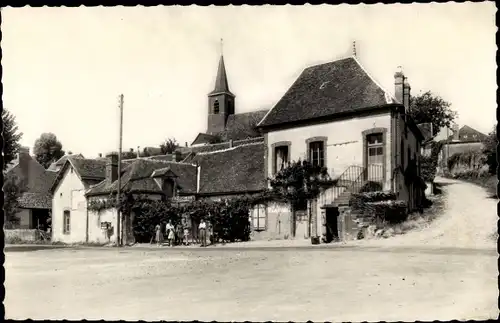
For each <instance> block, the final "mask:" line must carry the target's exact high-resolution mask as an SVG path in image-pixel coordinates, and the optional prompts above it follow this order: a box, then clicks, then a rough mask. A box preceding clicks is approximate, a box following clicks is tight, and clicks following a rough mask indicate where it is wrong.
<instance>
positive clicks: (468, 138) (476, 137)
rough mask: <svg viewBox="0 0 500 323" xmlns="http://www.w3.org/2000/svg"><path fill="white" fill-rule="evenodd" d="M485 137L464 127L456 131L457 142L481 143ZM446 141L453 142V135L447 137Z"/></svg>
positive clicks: (474, 130)
mask: <svg viewBox="0 0 500 323" xmlns="http://www.w3.org/2000/svg"><path fill="white" fill-rule="evenodd" d="M486 138H487V136H486V135H485V134H484V133H482V132H479V131H477V130H476V129H474V128H471V127H469V126H468V125H464V126H463V127H462V128H460V130H458V140H459V141H460V142H464V143H465V142H481V141H484V140H486ZM448 140H453V135H451V136H449V137H448Z"/></svg>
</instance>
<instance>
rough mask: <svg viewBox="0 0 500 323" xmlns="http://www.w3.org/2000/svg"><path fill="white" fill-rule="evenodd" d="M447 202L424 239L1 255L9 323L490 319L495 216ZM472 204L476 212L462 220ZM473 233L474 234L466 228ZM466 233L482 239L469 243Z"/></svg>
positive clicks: (456, 195) (463, 187) (455, 191)
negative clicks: (48, 322) (20, 322)
mask: <svg viewBox="0 0 500 323" xmlns="http://www.w3.org/2000/svg"><path fill="white" fill-rule="evenodd" d="M446 190H447V194H448V205H447V209H446V212H445V214H443V216H442V217H441V218H439V219H438V220H436V221H435V222H434V223H433V224H432V225H431V226H430V227H429V228H426V229H424V230H422V231H420V232H414V233H410V234H408V235H405V236H400V237H396V238H392V239H386V240H381V241H366V242H363V243H364V244H347V245H342V244H336V245H331V246H328V247H321V248H317V247H316V246H309V247H307V248H300V247H299V246H298V244H292V245H290V246H288V247H285V248H283V247H279V246H278V244H276V245H274V247H273V248H264V247H263V245H262V244H261V245H259V244H255V245H254V246H256V247H253V248H249V247H248V246H250V245H248V244H247V245H240V248H236V247H227V248H213V249H204V250H203V249H202V250H200V249H193V250H181V249H175V248H174V249H166V248H165V249H164V248H160V249H157V248H127V249H122V250H116V249H107V248H101V249H99V248H87V249H57V248H52V249H47V250H38V251H32V252H7V253H6V263H5V269H6V277H7V278H6V282H5V286H6V290H7V291H6V299H5V303H4V304H5V307H6V317H7V318H11V319H26V318H32V319H69V320H78V319H84V318H86V319H105V320H114V319H125V320H160V319H164V320H196V319H197V320H202V321H212V320H217V321H229V320H238V321H244V320H249V321H267V320H275V321H306V320H312V321H365V320H367V321H382V320H386V321H398V320H401V321H415V320H423V321H425V320H451V319H459V320H466V319H488V318H496V317H497V316H498V306H497V299H498V289H497V274H498V271H497V253H496V250H495V248H494V246H495V242H494V241H493V240H492V239H491V238H489V234H488V232H490V231H491V230H490V229H491V227H492V226H493V227H494V226H495V224H496V215H495V213H493V216H491V215H490V214H488V213H492V212H495V211H496V207H495V203H494V202H495V201H494V200H487V199H486V193H484V196H483V194H482V189H480V188H478V187H476V186H473V185H471V184H463V183H459V182H454V183H451V184H450V185H448V186H446ZM463 194H466V195H465V196H467V200H468V201H469V203H465V202H460V201H458V200H466V199H465V198H464V197H463V196H464V195H463ZM471 199H477V200H475V201H473V200H471ZM491 202H492V203H491ZM456 203H459V204H458V208H457V207H456V206H454V205H456ZM460 203H461V204H460ZM469 204H472V205H478V204H479V205H481V207H480V208H472V207H467V208H466V205H469ZM474 210H477V211H474ZM459 211H460V212H459ZM471 219H474V221H473V223H471V222H470V221H472V220H471ZM462 221H469V222H466V224H463V223H462ZM479 223H481V224H479ZM473 224H474V225H476V226H475V227H472V228H471V227H470V225H473ZM475 229H478V230H481V233H480V234H476V231H475ZM488 239H489V240H488ZM453 242H455V243H453Z"/></svg>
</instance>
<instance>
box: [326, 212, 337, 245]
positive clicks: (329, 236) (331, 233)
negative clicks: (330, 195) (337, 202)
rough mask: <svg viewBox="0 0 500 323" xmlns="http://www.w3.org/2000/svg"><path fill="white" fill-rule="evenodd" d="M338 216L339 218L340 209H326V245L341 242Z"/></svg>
mask: <svg viewBox="0 0 500 323" xmlns="http://www.w3.org/2000/svg"><path fill="white" fill-rule="evenodd" d="M338 216H339V208H338V207H329V208H326V209H325V223H326V236H325V240H326V241H325V242H326V243H330V242H332V241H338V240H339V228H338V222H337V220H338Z"/></svg>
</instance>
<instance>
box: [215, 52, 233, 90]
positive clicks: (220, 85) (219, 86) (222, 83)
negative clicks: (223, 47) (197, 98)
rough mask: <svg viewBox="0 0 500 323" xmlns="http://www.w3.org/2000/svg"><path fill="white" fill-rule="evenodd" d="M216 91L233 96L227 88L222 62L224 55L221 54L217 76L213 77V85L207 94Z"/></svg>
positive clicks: (224, 67) (224, 68)
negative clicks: (212, 88)
mask: <svg viewBox="0 0 500 323" xmlns="http://www.w3.org/2000/svg"><path fill="white" fill-rule="evenodd" d="M217 93H228V94H230V95H232V96H234V95H233V94H232V93H231V91H230V90H229V83H228V82H227V73H226V66H225V64H224V56H222V55H221V57H220V60H219V67H218V68H217V77H216V78H215V87H214V90H213V91H212V92H210V93H209V95H213V94H217Z"/></svg>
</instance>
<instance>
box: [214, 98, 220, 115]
mask: <svg viewBox="0 0 500 323" xmlns="http://www.w3.org/2000/svg"><path fill="white" fill-rule="evenodd" d="M214 114H219V100H215V102H214Z"/></svg>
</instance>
